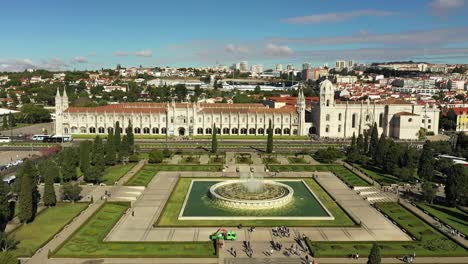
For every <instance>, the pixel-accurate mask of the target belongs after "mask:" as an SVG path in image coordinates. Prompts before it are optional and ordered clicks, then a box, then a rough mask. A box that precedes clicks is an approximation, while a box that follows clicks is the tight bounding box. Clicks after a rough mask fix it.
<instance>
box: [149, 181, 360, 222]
mask: <svg viewBox="0 0 468 264" xmlns="http://www.w3.org/2000/svg"><path fill="white" fill-rule="evenodd" d="M197 179H198V178H197ZM192 180H193V179H191V178H182V179H179V181H178V182H177V185H176V187H175V188H174V190H173V191H172V193H171V196H170V197H169V199H168V201H167V203H166V205H165V207H164V209H163V211H162V213H161V216H160V217H159V219H158V220H157V221H156V223H155V224H156V225H157V226H164V227H169V226H175V227H182V226H210V227H211V226H212V227H219V226H237V225H238V224H240V223H242V224H243V225H245V226H269V227H270V226H281V225H287V226H355V223H354V222H353V221H352V220H351V219H350V218H349V217H348V215H347V214H346V213H345V212H344V211H343V210H342V209H341V208H340V207H339V206H338V204H336V202H335V201H333V199H332V198H331V197H330V196H329V195H328V193H327V192H326V191H325V190H323V189H322V187H320V185H319V184H318V183H317V182H316V181H315V180H314V179H311V178H307V179H303V180H304V181H305V183H306V184H307V185H308V186H309V187H310V188H311V189H312V191H313V192H314V193H315V195H316V196H317V197H318V199H319V200H320V201H321V202H322V203H323V205H324V206H325V207H326V208H327V209H328V210H329V211H330V213H331V214H332V215H333V216H334V217H335V220H287V221H285V220H264V219H262V220H235V221H233V220H178V216H179V213H180V211H181V210H182V206H183V203H184V200H185V196H186V195H187V192H188V190H189V187H190V183H191V181H192ZM213 180H215V179H213ZM275 180H281V179H275Z"/></svg>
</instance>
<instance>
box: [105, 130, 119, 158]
mask: <svg viewBox="0 0 468 264" xmlns="http://www.w3.org/2000/svg"><path fill="white" fill-rule="evenodd" d="M105 152H106V157H105V163H106V165H109V166H111V165H115V162H116V153H115V145H114V134H113V133H112V132H111V131H109V134H108V135H107V141H106V151H105Z"/></svg>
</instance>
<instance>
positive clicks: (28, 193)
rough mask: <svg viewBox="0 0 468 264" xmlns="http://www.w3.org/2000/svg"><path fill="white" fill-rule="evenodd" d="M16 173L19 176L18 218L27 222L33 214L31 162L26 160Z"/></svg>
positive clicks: (34, 187)
mask: <svg viewBox="0 0 468 264" xmlns="http://www.w3.org/2000/svg"><path fill="white" fill-rule="evenodd" d="M18 174H19V176H20V178H21V185H20V186H21V187H20V193H19V213H18V218H19V220H20V221H21V222H22V223H27V222H30V221H31V220H32V219H33V218H34V215H35V210H34V209H35V206H34V198H35V197H34V196H35V194H34V192H35V189H36V184H35V182H34V168H33V164H32V162H31V161H29V160H26V161H25V162H24V163H23V166H22V167H21V168H20V171H19V172H18Z"/></svg>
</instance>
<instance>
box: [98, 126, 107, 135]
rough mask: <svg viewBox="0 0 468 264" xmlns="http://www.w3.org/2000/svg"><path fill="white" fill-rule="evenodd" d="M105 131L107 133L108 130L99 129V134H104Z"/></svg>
mask: <svg viewBox="0 0 468 264" xmlns="http://www.w3.org/2000/svg"><path fill="white" fill-rule="evenodd" d="M105 131H106V130H105V129H104V128H103V127H100V128H99V129H98V132H99V134H104V133H105Z"/></svg>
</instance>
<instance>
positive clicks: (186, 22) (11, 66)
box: [0, 0, 468, 72]
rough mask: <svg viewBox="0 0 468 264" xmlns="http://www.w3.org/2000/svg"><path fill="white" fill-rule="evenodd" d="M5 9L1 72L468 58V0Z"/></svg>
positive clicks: (83, 0) (74, 4)
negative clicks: (247, 63)
mask: <svg viewBox="0 0 468 264" xmlns="http://www.w3.org/2000/svg"><path fill="white" fill-rule="evenodd" d="M0 10H1V11H2V12H1V13H2V15H1V16H0V25H2V30H1V36H2V37H1V39H0V72H1V71H21V70H24V69H26V68H43V69H49V70H55V71H60V70H73V69H76V70H83V69H89V70H92V69H100V68H114V67H115V66H116V65H117V64H121V65H122V66H124V67H130V66H139V65H142V66H144V67H155V66H159V67H161V66H174V67H191V66H193V67H198V66H214V65H216V64H218V63H219V64H222V65H228V66H229V65H231V64H232V63H235V62H239V61H241V60H246V61H248V62H249V64H250V65H252V64H263V65H264V67H265V68H271V67H273V66H274V65H275V64H276V63H281V64H283V65H286V64H289V63H292V64H294V65H295V66H296V67H297V68H299V67H300V66H301V65H302V63H304V62H308V63H311V64H312V65H313V66H321V65H323V64H325V63H328V64H329V65H334V62H335V61H336V60H339V59H343V60H354V61H356V62H359V63H369V62H380V61H395V60H414V61H427V62H433V63H468V19H467V12H468V0H426V1H424V0H404V1H403V0H392V1H375V0H372V1H368V0H359V1H358V0H354V1H351V0H334V1H332V0H307V1H306V0H296V1H284V0H281V1H277V0H268V1H264V0H249V1H244V0H237V1H219V0H216V1H214V0H198V1H188V0H179V1H149V0H139V1H119V0H113V1H108V0H80V1H64V0H41V1H35V0H23V1H4V2H3V3H2V4H1V7H0Z"/></svg>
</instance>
